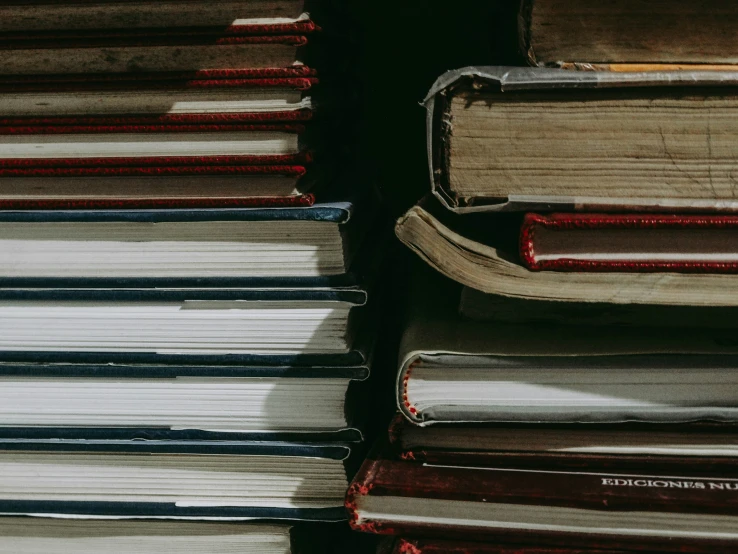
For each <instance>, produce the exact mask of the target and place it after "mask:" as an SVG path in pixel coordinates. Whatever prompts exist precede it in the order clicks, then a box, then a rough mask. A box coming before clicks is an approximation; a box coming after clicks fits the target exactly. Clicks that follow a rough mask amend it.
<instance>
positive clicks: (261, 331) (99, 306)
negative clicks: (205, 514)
mask: <svg viewBox="0 0 738 554" xmlns="http://www.w3.org/2000/svg"><path fill="white" fill-rule="evenodd" d="M181 287H182V285H180V287H169V288H165V287H160V288H150V289H141V288H137V289H125V288H116V289H109V290H108V289H100V288H35V289H34V288H25V289H12V288H4V289H2V290H0V328H2V331H1V332H0V335H3V336H4V340H0V360H2V361H7V362H17V361H22V362H34V363H36V362H41V363H46V362H56V363H59V362H79V363H86V362H88V363H115V362H122V363H145V364H146V363H164V364H167V363H175V364H218V363H225V364H238V363H240V364H246V365H250V364H254V365H259V364H266V365H270V366H290V365H301V366H305V365H307V366H312V365H316V366H320V365H322V364H328V365H344V364H346V365H356V364H362V363H364V362H365V361H366V350H365V348H364V346H365V342H364V340H365V339H364V336H363V329H364V324H366V325H369V324H370V320H371V317H369V316H370V312H367V311H366V310H362V309H358V308H359V307H361V306H363V305H364V304H365V303H366V300H367V292H366V290H364V289H362V288H359V287H353V288H349V289H322V288H316V289H309V288H306V287H303V288H292V289H290V288H255V289H240V288H225V287H217V288H211V289H188V288H181Z"/></svg>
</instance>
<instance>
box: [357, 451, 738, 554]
mask: <svg viewBox="0 0 738 554" xmlns="http://www.w3.org/2000/svg"><path fill="white" fill-rule="evenodd" d="M731 475H733V473H732V472H729V473H727V475H726V474H719V475H714V476H700V475H697V476H695V475H690V474H689V473H688V472H687V473H680V474H658V473H629V472H618V471H614V470H611V471H608V472H587V471H558V470H551V469H549V468H547V467H545V466H541V467H539V468H538V469H510V468H491V467H474V466H473V465H466V466H463V467H462V466H453V465H435V464H429V463H417V462H413V461H407V460H396V459H393V458H392V457H391V456H389V455H386V454H383V453H381V452H380V453H378V454H376V455H374V456H370V457H369V459H367V460H366V461H365V462H364V465H363V466H362V468H361V469H360V470H359V472H358V473H357V475H356V477H355V478H354V480H353V482H352V484H351V486H350V487H349V492H348V494H347V497H346V506H347V508H348V509H349V511H350V520H349V521H350V523H351V525H352V527H353V528H354V529H356V530H358V531H364V532H369V533H378V534H392V535H400V536H403V535H404V536H424V537H439V538H444V539H451V538H461V539H462V540H465V541H468V540H479V541H490V542H491V541H498V542H499V543H500V544H510V543H512V544H522V545H525V544H528V545H534V546H537V547H540V546H541V545H551V546H552V547H553V546H565V547H566V548H591V547H593V548H602V547H606V548H607V549H609V550H611V549H623V550H638V551H640V550H643V551H647V552H659V551H663V552H693V553H705V554H706V553H708V552H720V553H726V554H727V553H728V552H731V551H733V550H735V546H736V544H737V543H738V533H736V528H737V527H736V523H737V520H738V511H737V508H738V505H737V503H736V495H735V491H736V488H738V481H736V480H735V479H733V478H732V477H730V476H731Z"/></svg>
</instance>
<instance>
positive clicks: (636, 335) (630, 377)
mask: <svg viewBox="0 0 738 554" xmlns="http://www.w3.org/2000/svg"><path fill="white" fill-rule="evenodd" d="M431 291H432V292H431ZM431 296H432V297H433V298H434V299H435V301H434V302H433V303H429V302H428V298H430V297H431ZM441 299H443V300H441ZM457 302H458V289H457V290H456V291H455V290H454V288H453V287H446V288H439V287H433V286H432V283H426V284H425V285H424V286H419V287H417V288H416V292H415V297H414V298H413V306H412V308H411V316H410V319H409V323H408V325H407V327H406V330H405V332H404V335H403V339H402V344H401V347H400V356H399V359H400V371H399V374H398V377H397V389H396V394H397V401H398V405H399V408H400V410H401V411H402V412H403V413H404V414H405V416H406V417H408V419H410V421H412V422H414V423H416V424H418V425H430V424H433V423H450V422H456V423H461V422H496V423H499V422H518V423H541V422H548V423H625V422H630V421H642V422H652V423H688V422H693V421H722V422H729V423H736V422H738V410H737V409H736V407H738V396H734V391H735V390H738V389H736V384H737V383H738V372H736V367H738V357H736V353H738V350H736V343H735V341H734V340H732V338H731V337H732V335H733V332H732V331H730V330H726V331H723V332H720V331H716V330H698V329H677V328H672V329H658V328H651V329H648V330H647V331H646V330H644V329H643V328H638V327H632V328H623V327H605V328H599V327H591V326H590V327H573V326H569V327H562V326H558V327H552V326H543V325H517V326H516V325H492V324H484V323H480V322H476V321H469V320H464V319H462V318H461V317H459V316H458V315H457V313H456V310H457V305H458V304H457ZM731 397H732V398H731Z"/></svg>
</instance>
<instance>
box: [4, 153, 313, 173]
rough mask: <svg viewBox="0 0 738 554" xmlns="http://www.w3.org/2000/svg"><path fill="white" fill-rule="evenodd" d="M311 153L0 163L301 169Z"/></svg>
mask: <svg viewBox="0 0 738 554" xmlns="http://www.w3.org/2000/svg"><path fill="white" fill-rule="evenodd" d="M312 158H313V157H312V154H311V153H310V152H300V153H298V154H286V155H275V156H161V157H141V158H48V159H38V158H9V159H4V160H3V159H0V169H23V168H65V167H88V168H98V167H164V166H193V165H194V166H216V165H243V166H252V165H253V166H269V165H272V166H273V165H302V164H306V163H309V162H311V161H312Z"/></svg>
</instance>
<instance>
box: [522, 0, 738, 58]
mask: <svg viewBox="0 0 738 554" xmlns="http://www.w3.org/2000/svg"><path fill="white" fill-rule="evenodd" d="M518 21H519V24H520V26H519V34H520V42H521V49H522V51H523V53H524V54H525V55H526V56H527V58H528V61H529V62H530V63H531V64H533V65H554V64H557V63H559V62H584V63H603V62H606V63H624V62H627V63H694V64H698V63H701V64H731V63H736V62H738V57H736V56H734V55H733V53H734V52H735V51H736V46H738V43H736V42H735V35H734V33H733V32H732V28H733V25H735V23H736V21H738V11H736V9H735V7H734V6H732V5H730V4H726V3H724V2H720V1H719V0H710V1H708V2H702V3H700V4H695V3H694V2H689V1H684V0H676V1H669V2H658V3H656V2H643V1H641V0H617V1H615V2H598V3H596V4H593V3H592V2H586V1H585V0H575V1H574V2H570V1H568V0H522V2H521V6H520V17H519V19H518Z"/></svg>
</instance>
